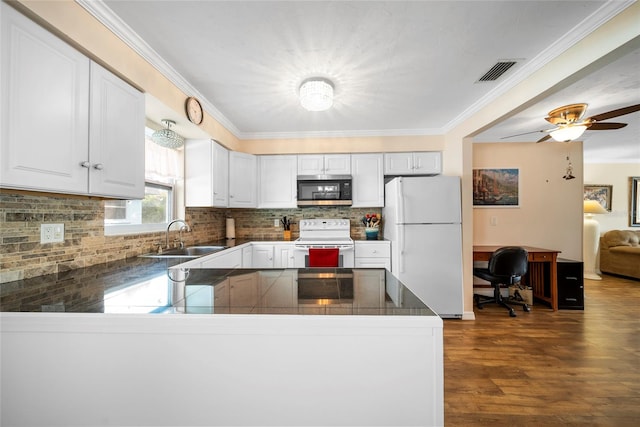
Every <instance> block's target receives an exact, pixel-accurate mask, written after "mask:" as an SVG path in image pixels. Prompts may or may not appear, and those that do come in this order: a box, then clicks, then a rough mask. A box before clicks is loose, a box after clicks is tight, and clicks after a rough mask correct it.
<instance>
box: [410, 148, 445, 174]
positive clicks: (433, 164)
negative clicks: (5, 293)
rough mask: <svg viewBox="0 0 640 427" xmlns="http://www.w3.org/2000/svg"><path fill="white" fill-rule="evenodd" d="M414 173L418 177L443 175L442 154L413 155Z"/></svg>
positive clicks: (428, 152) (430, 152)
mask: <svg viewBox="0 0 640 427" xmlns="http://www.w3.org/2000/svg"><path fill="white" fill-rule="evenodd" d="M413 173H414V174H417V175H436V174H439V173H442V153H440V152H439V151H427V152H419V153H413Z"/></svg>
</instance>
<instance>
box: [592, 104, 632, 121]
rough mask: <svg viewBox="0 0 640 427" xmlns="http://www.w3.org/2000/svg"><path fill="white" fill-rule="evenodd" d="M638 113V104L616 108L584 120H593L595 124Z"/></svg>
mask: <svg viewBox="0 0 640 427" xmlns="http://www.w3.org/2000/svg"><path fill="white" fill-rule="evenodd" d="M636 111H640V104H636V105H630V106H628V107H624V108H618V109H617V110H611V111H607V112H606V113H602V114H596V115H595V116H591V117H589V118H588V119H586V120H593V121H595V122H601V121H603V120H607V119H612V118H614V117H619V116H624V115H625V114H630V113H635V112H636Z"/></svg>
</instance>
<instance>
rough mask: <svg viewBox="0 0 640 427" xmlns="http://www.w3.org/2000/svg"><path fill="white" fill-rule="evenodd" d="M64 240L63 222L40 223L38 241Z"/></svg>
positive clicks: (57, 241) (55, 241) (60, 241)
mask: <svg viewBox="0 0 640 427" xmlns="http://www.w3.org/2000/svg"><path fill="white" fill-rule="evenodd" d="M62 242H64V224H40V243H62Z"/></svg>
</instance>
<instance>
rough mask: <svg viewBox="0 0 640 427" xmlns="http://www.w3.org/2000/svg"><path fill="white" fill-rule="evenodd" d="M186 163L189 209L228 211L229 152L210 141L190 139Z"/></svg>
mask: <svg viewBox="0 0 640 427" xmlns="http://www.w3.org/2000/svg"><path fill="white" fill-rule="evenodd" d="M184 163H185V168H184V169H185V177H184V180H185V204H186V206H189V207H190V206H207V207H209V206H213V207H222V208H225V207H227V206H228V203H229V151H228V150H227V149H226V148H224V147H223V146H221V145H219V144H216V143H215V142H213V141H211V140H210V139H189V140H187V141H186V142H185V146H184Z"/></svg>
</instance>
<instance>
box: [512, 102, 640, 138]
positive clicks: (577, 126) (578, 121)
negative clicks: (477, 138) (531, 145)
mask: <svg viewBox="0 0 640 427" xmlns="http://www.w3.org/2000/svg"><path fill="white" fill-rule="evenodd" d="M586 110H587V104H570V105H564V106H562V107H558V108H556V109H554V110H551V111H549V114H548V116H547V117H545V120H546V121H548V122H549V123H551V124H553V125H555V126H556V127H555V128H553V129H543V130H537V131H533V132H526V133H520V134H517V135H511V136H505V137H503V138H501V139H506V138H512V137H514V136H521V135H528V134H530V133H538V132H545V133H548V135H545V136H543V137H542V138H540V139H539V140H538V141H536V142H543V141H546V140H548V139H550V138H553V139H554V140H556V141H559V142H568V141H573V140H574V139H576V138H579V137H580V135H582V134H583V132H584V131H585V130H587V129H588V130H611V129H620V128H623V127H625V126H626V125H627V124H626V123H616V122H604V120H607V119H612V118H614V117H619V116H624V115H625V114H630V113H634V112H636V111H640V104H636V105H630V106H628V107H624V108H619V109H617V110H612V111H608V112H606V113H602V114H596V115H595V116H591V117H587V118H585V119H583V118H582V116H583V115H584V112H585V111H586Z"/></svg>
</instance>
